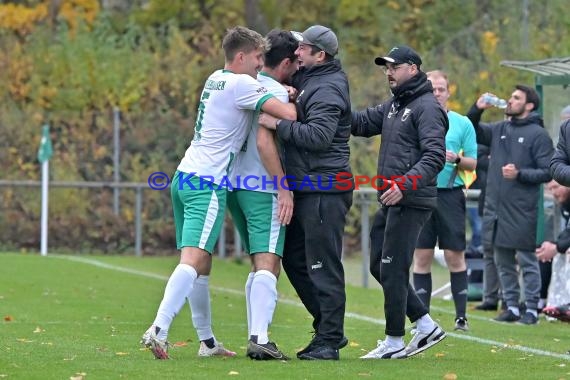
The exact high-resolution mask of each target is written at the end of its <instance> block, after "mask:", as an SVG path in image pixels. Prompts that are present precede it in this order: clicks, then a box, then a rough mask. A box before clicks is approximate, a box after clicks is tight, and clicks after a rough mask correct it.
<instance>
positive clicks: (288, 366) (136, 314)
mask: <svg viewBox="0 0 570 380" xmlns="http://www.w3.org/2000/svg"><path fill="white" fill-rule="evenodd" d="M177 262H178V259H177V257H170V258H142V259H141V258H134V257H124V256H121V257H103V256H58V255H52V256H48V257H40V256H37V255H26V254H10V253H2V254H0V317H2V322H0V379H77V380H79V379H141V378H144V379H153V378H159V379H178V378H180V379H220V378H242V379H254V378H259V379H280V380H282V379H327V380H330V379H333V378H338V379H341V378H342V379H367V378H382V379H447V380H451V379H482V378H484V379H531V378H540V379H570V355H567V354H566V352H567V351H568V349H570V339H569V338H568V337H569V333H568V332H569V330H568V325H567V324H563V323H560V322H555V323H549V322H546V321H544V320H543V319H541V321H540V323H539V325H537V326H522V325H505V324H500V323H496V322H493V321H491V320H490V318H491V317H493V316H494V314H492V313H491V314H489V313H485V312H475V311H470V313H469V315H468V317H469V322H470V326H471V331H469V332H468V333H455V332H453V317H454V311H453V304H452V303H451V302H446V301H443V300H439V299H435V300H434V301H433V306H432V316H433V317H434V318H435V319H437V320H438V321H439V322H440V324H441V325H442V327H443V328H444V329H446V331H447V332H448V333H449V335H448V337H447V338H446V339H445V340H444V341H443V342H442V343H440V344H438V345H436V346H434V347H433V348H431V349H429V350H427V351H425V352H424V353H423V354H420V355H418V356H416V357H413V358H410V359H405V360H384V361H378V360H370V361H363V360H360V359H358V357H359V356H361V355H363V354H364V353H365V352H367V351H369V350H371V349H372V348H374V347H375V345H376V339H380V338H383V336H384V332H383V330H384V326H383V319H382V318H383V310H382V292H381V291H380V290H379V288H378V287H377V285H376V284H372V285H373V288H371V289H363V288H359V287H354V286H347V313H346V323H345V334H346V335H347V337H348V338H349V340H350V344H349V345H348V346H347V347H346V348H345V349H343V350H342V351H341V360H340V361H338V362H306V361H300V360H297V359H292V360H291V361H288V362H275V361H271V362H257V361H251V360H250V359H248V358H247V357H246V356H245V347H246V343H247V333H246V329H247V327H246V325H247V324H246V319H245V299H244V296H243V285H244V281H245V278H246V276H247V273H248V271H249V266H248V265H246V264H243V263H237V262H235V261H228V260H227V261H220V260H216V261H215V262H214V268H213V271H212V276H211V279H210V284H211V287H212V309H213V324H214V332H215V334H216V337H217V338H218V339H219V340H221V341H222V342H224V345H226V346H227V347H229V348H230V349H233V350H234V351H237V352H238V356H237V357H235V358H199V357H197V350H198V342H197V339H196V334H195V332H194V330H193V328H192V323H191V320H190V313H189V309H188V308H187V307H185V308H184V309H183V310H182V311H181V313H180V314H179V315H178V316H177V317H176V318H175V320H174V323H173V325H172V327H171V330H170V336H169V340H170V342H171V343H173V344H174V347H173V348H172V349H171V356H172V358H173V359H172V360H168V361H159V360H155V359H154V358H153V356H152V354H151V353H150V352H149V351H147V350H145V349H142V348H141V347H140V346H139V344H138V342H139V340H140V337H141V335H142V333H143V332H144V331H145V330H146V329H147V328H148V326H149V325H150V323H151V322H152V321H153V319H154V315H155V313H156V309H157V307H158V304H159V302H160V300H161V299H162V293H163V290H164V285H165V283H166V279H167V277H168V275H169V274H170V273H171V271H172V269H173V268H174V267H175V266H176V264H177ZM279 294H280V300H279V303H278V306H277V310H276V313H275V317H274V321H273V325H272V326H271V339H272V340H274V341H275V342H277V344H278V345H279V348H280V349H281V350H282V351H284V352H285V353H286V354H288V355H289V356H291V357H295V352H296V351H297V350H299V349H301V348H302V347H304V346H305V345H306V344H307V343H308V342H309V340H310V339H311V333H310V330H311V320H310V318H309V315H308V313H307V312H306V311H305V309H304V308H303V307H302V305H300V303H299V300H298V298H297V297H296V295H295V292H294V290H293V289H292V288H291V286H290V284H289V283H288V281H287V277H286V276H285V275H284V274H283V275H282V276H281V278H280V281H279ZM407 340H409V336H407V337H406V341H407Z"/></svg>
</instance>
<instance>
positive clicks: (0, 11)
mask: <svg viewBox="0 0 570 380" xmlns="http://www.w3.org/2000/svg"><path fill="white" fill-rule="evenodd" d="M47 3H48V2H47V1H46V2H44V3H41V4H38V5H37V6H35V7H33V8H28V7H26V6H23V5H19V4H12V3H10V4H5V5H0V28H4V29H10V30H12V31H15V32H18V33H20V34H23V35H25V34H28V33H30V32H31V31H32V30H33V26H34V24H35V23H37V22H39V21H41V20H44V19H45V18H46V17H47V15H48V7H47Z"/></svg>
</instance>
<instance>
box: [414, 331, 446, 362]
mask: <svg viewBox="0 0 570 380" xmlns="http://www.w3.org/2000/svg"><path fill="white" fill-rule="evenodd" d="M445 337H446V334H445V331H443V330H442V329H441V327H439V325H438V324H437V323H436V324H435V327H434V328H433V330H431V331H430V332H429V333H423V332H421V331H419V330H418V329H416V330H415V331H413V337H412V340H411V341H410V343H409V344H408V346H407V347H406V355H407V356H408V357H410V356H413V355H415V354H419V353H420V352H422V351H424V350H427V349H428V348H430V347H431V346H433V345H434V344H437V343H439V342H441V341H442V340H443V339H444V338H445Z"/></svg>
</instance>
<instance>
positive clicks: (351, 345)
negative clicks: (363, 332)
mask: <svg viewBox="0 0 570 380" xmlns="http://www.w3.org/2000/svg"><path fill="white" fill-rule="evenodd" d="M348 345H349V346H350V347H360V344H358V343H356V342H350V343H349V344H348Z"/></svg>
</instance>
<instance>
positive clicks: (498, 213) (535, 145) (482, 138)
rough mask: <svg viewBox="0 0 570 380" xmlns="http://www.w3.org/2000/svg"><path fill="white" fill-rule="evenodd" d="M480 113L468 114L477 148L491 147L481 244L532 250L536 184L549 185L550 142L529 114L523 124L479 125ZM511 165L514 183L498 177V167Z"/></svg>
mask: <svg viewBox="0 0 570 380" xmlns="http://www.w3.org/2000/svg"><path fill="white" fill-rule="evenodd" d="M482 113H483V110H480V109H478V108H477V107H476V106H475V105H473V106H472V107H471V109H470V110H469V112H468V113H467V117H468V118H469V119H470V120H471V122H472V123H473V126H474V127H475V131H476V132H477V143H479V144H484V145H487V146H489V147H490V150H491V158H490V161H489V170H488V172H487V186H486V194H485V209H484V211H483V245H484V246H486V247H492V246H493V245H494V246H497V247H502V248H509V249H518V250H524V251H534V250H535V248H536V245H537V241H536V227H537V218H538V201H539V194H540V193H539V192H540V184H541V183H543V182H548V181H550V179H551V177H550V172H549V165H550V159H551V158H552V153H553V146H552V140H551V139H550V137H549V136H548V133H547V132H546V130H545V129H544V127H543V123H542V119H541V118H540V115H539V114H538V113H536V112H531V113H530V114H529V115H528V116H527V117H526V118H524V119H512V120H511V121H508V120H503V121H499V122H495V123H490V124H486V123H481V122H480V120H481V114H482ZM507 164H514V165H515V166H516V167H517V169H518V170H519V174H518V177H517V178H516V179H514V180H508V179H505V178H503V172H502V167H503V166H505V165H507Z"/></svg>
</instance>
